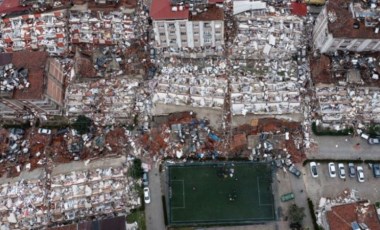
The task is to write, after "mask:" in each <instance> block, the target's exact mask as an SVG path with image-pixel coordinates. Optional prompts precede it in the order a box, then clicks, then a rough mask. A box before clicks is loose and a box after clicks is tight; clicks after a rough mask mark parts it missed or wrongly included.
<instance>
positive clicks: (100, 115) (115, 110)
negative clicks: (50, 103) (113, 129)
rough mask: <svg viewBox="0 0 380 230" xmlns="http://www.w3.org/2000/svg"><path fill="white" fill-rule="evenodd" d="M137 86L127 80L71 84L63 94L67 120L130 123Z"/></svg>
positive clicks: (118, 79)
mask: <svg viewBox="0 0 380 230" xmlns="http://www.w3.org/2000/svg"><path fill="white" fill-rule="evenodd" d="M138 85H139V84H138V81H136V80H129V79H128V78H117V79H109V80H105V79H100V80H97V81H93V82H91V83H88V82H85V83H72V84H70V86H69V87H67V90H66V98H65V109H66V116H70V117H76V116H78V115H81V114H86V116H88V117H89V118H91V119H92V120H93V121H94V122H95V123H96V124H115V122H117V121H118V120H123V119H127V118H130V119H133V115H132V114H134V112H135V105H136V94H137V88H138Z"/></svg>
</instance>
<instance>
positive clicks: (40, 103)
mask: <svg viewBox="0 0 380 230" xmlns="http://www.w3.org/2000/svg"><path fill="white" fill-rule="evenodd" d="M64 79H65V75H64V71H63V66H62V63H61V62H59V61H58V60H57V59H55V58H48V54H47V53H46V52H41V51H35V52H29V51H20V52H15V53H12V54H9V53H3V54H1V55H0V116H1V118H3V119H11V120H14V119H20V120H21V121H25V120H32V119H33V118H34V117H39V116H41V118H43V119H46V116H49V115H61V114H62V108H63V98H64Z"/></svg>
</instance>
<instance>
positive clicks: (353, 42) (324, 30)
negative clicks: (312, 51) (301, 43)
mask: <svg viewBox="0 0 380 230" xmlns="http://www.w3.org/2000/svg"><path fill="white" fill-rule="evenodd" d="M343 19H344V20H343ZM313 43H314V46H315V48H316V49H319V50H320V52H321V53H332V52H335V51H337V50H343V51H352V52H376V51H380V5H379V6H378V4H375V3H371V1H357V2H353V1H351V0H334V1H328V2H327V4H326V5H325V7H324V8H323V10H322V11H321V12H320V14H319V15H318V17H317V19H316V21H315V26H314V31H313Z"/></svg>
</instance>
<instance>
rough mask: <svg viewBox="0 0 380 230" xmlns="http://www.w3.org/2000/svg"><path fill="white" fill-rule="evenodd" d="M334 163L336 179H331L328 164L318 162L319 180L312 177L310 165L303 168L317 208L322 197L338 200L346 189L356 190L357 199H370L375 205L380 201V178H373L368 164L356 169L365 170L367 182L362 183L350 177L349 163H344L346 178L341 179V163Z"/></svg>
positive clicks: (308, 190) (307, 188)
mask: <svg viewBox="0 0 380 230" xmlns="http://www.w3.org/2000/svg"><path fill="white" fill-rule="evenodd" d="M334 163H335V167H336V170H337V176H336V177H335V178H331V177H330V174H329V170H328V163H318V162H317V171H318V177H317V178H314V177H312V175H311V172H310V164H309V163H308V164H307V165H306V166H305V167H303V168H302V171H303V174H304V176H303V179H304V182H305V185H306V190H307V194H308V196H309V197H310V198H311V199H312V201H313V203H314V204H315V206H317V204H318V203H319V199H320V198H321V197H326V198H337V197H339V196H340V194H342V192H343V191H344V190H345V189H353V190H356V191H357V194H356V196H357V197H360V198H361V199H368V200H370V201H371V202H373V203H374V202H376V201H378V200H380V193H379V191H380V178H375V177H374V176H373V171H372V169H371V168H370V167H369V165H368V164H355V168H356V166H358V165H361V166H362V167H363V169H364V180H365V181H364V182H363V183H360V182H359V181H358V178H357V176H355V177H350V176H348V164H347V163H344V167H345V172H346V178H345V179H341V178H340V177H339V174H338V163H339V161H336V162H334Z"/></svg>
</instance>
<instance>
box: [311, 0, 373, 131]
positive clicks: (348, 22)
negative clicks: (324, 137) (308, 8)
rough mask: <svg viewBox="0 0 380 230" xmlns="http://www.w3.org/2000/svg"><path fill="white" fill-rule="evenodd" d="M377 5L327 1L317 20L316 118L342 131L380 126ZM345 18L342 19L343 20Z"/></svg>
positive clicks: (313, 69)
mask: <svg viewBox="0 0 380 230" xmlns="http://www.w3.org/2000/svg"><path fill="white" fill-rule="evenodd" d="M379 16H380V9H379V7H378V4H377V1H346V0H339V1H329V2H328V3H327V4H326V6H325V7H324V8H323V10H322V11H321V13H320V15H319V16H318V18H317V20H316V22H315V27H314V34H313V43H314V48H315V49H316V50H317V51H319V52H320V53H322V55H318V53H317V52H316V53H315V55H314V58H312V60H311V64H310V66H311V69H312V70H311V72H312V78H313V83H314V86H315V96H316V104H315V106H314V107H315V108H314V111H315V113H316V114H315V115H316V116H315V119H316V120H317V121H319V122H320V123H321V124H322V125H324V126H333V127H334V129H337V130H339V129H344V128H346V127H348V126H352V125H355V124H358V123H359V124H360V123H362V124H363V123H364V124H370V123H372V122H375V123H378V122H380V119H379V117H380V109H379V108H380V107H379V106H380V97H379V94H380V88H379V87H380V82H379V71H380V69H379V63H378V62H379V51H380V35H379V29H380V24H379V20H378V19H379ZM342 18H344V20H342Z"/></svg>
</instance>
